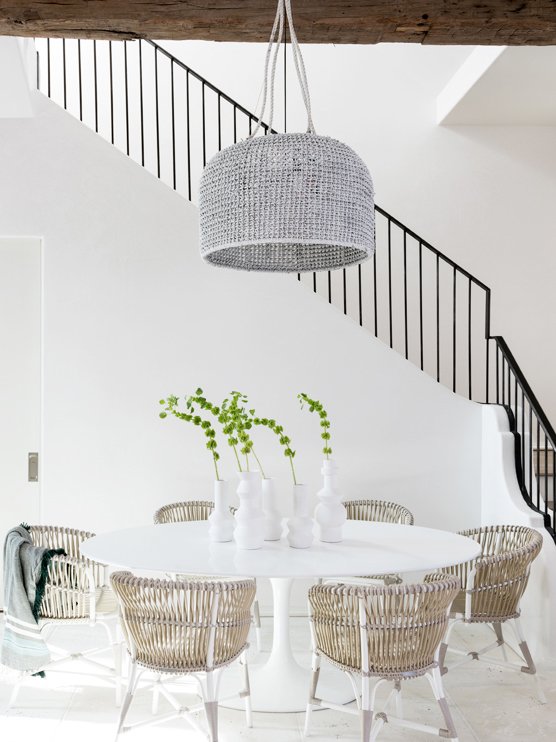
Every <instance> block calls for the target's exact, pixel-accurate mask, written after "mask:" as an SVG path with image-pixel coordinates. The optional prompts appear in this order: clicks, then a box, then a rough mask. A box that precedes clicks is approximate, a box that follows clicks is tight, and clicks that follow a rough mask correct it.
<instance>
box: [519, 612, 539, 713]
mask: <svg viewBox="0 0 556 742" xmlns="http://www.w3.org/2000/svg"><path fill="white" fill-rule="evenodd" d="M513 627H514V631H515V635H516V638H517V641H518V643H519V649H520V651H521V654H522V655H523V659H524V660H525V662H526V663H527V665H526V667H522V668H521V672H524V673H526V674H527V675H532V676H533V678H534V679H535V686H536V689H537V697H538V699H539V701H540V703H543V704H544V703H546V696H545V694H544V691H543V689H542V686H541V682H540V679H539V676H538V675H537V668H536V666H535V663H534V662H533V657H532V656H531V652H530V650H529V645H528V644H527V641H526V639H525V634H524V633H523V628H522V626H521V621H520V620H519V618H514V619H513Z"/></svg>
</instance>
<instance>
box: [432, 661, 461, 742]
mask: <svg viewBox="0 0 556 742" xmlns="http://www.w3.org/2000/svg"><path fill="white" fill-rule="evenodd" d="M427 678H428V680H429V682H430V684H431V688H432V691H433V693H434V697H435V698H436V701H437V703H438V705H439V706H440V711H441V712H442V716H443V717H444V721H445V722H446V729H443V730H439V735H440V736H441V737H447V738H448V739H451V740H453V741H454V742H457V740H458V735H457V732H456V725H455V724H454V720H453V718H452V712H451V711H450V707H449V706H448V701H447V700H446V696H445V695H444V684H443V682H442V674H441V672H440V668H439V667H433V669H432V670H431V672H430V674H429V673H427Z"/></svg>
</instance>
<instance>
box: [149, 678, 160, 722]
mask: <svg viewBox="0 0 556 742" xmlns="http://www.w3.org/2000/svg"><path fill="white" fill-rule="evenodd" d="M159 700H160V678H157V679H156V680H155V683H154V685H153V698H152V704H151V713H152V715H153V716H156V715H157V714H158V702H159Z"/></svg>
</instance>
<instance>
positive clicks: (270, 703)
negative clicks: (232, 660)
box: [220, 578, 354, 713]
mask: <svg viewBox="0 0 556 742" xmlns="http://www.w3.org/2000/svg"><path fill="white" fill-rule="evenodd" d="M270 582H271V585H272V596H273V599H274V622H273V628H274V634H273V638H272V649H271V652H270V656H269V657H268V660H267V661H266V662H264V663H263V664H253V665H250V666H249V676H250V681H251V682H250V685H251V703H252V707H253V711H268V712H275V713H276V712H283V713H286V712H299V711H305V709H306V706H307V699H308V697H309V683H310V679H311V671H310V669H309V666H310V660H309V661H308V667H307V668H304V667H302V666H301V665H300V664H299V663H298V662H297V661H296V659H295V658H294V656H293V653H292V649H291V643H290V625H289V601H290V592H291V587H292V580H290V579H286V578H273V579H271V580H270ZM309 656H310V655H309V654H308V657H309ZM226 676H229V677H228V678H227V677H226ZM233 676H234V671H233V669H232V668H230V669H229V670H228V671H227V672H226V673H225V674H224V676H223V678H222V689H221V692H220V695H221V696H222V697H226V696H227V695H228V694H229V690H230V689H231V686H232V681H234V680H235V678H234V677H233ZM234 685H235V687H236V688H239V686H240V680H239V676H238V679H237V684H235V683H234ZM318 693H319V695H320V696H322V697H323V698H325V699H326V700H327V701H332V702H334V703H338V704H345V703H349V702H350V701H353V699H354V696H353V690H352V688H351V685H350V683H349V681H348V679H347V678H346V677H345V676H344V675H343V674H342V673H340V672H339V671H338V670H334V669H333V668H328V667H326V666H322V665H321V672H320V678H319V685H318ZM222 705H223V706H227V707H228V708H242V707H243V702H242V701H240V700H239V699H233V700H232V699H230V700H228V701H224V702H223V704H222Z"/></svg>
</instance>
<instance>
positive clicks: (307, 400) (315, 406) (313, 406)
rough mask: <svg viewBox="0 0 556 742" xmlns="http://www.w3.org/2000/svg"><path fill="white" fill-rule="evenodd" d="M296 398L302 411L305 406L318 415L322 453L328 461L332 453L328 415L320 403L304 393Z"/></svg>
mask: <svg viewBox="0 0 556 742" xmlns="http://www.w3.org/2000/svg"><path fill="white" fill-rule="evenodd" d="M297 398H298V399H299V402H300V404H301V408H302V409H303V407H304V406H305V405H307V406H308V408H309V412H316V413H317V414H318V416H319V418H320V426H321V428H322V432H321V434H320V437H321V438H322V439H323V441H324V448H323V449H322V452H323V454H325V456H326V458H327V459H328V458H329V457H330V454H331V453H332V448H331V447H330V420H329V419H328V413H327V412H326V410H325V409H324V407H323V405H322V402H319V401H318V400H317V399H311V397H309V396H308V395H307V394H305V392H301V393H300V394H298V395H297Z"/></svg>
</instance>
